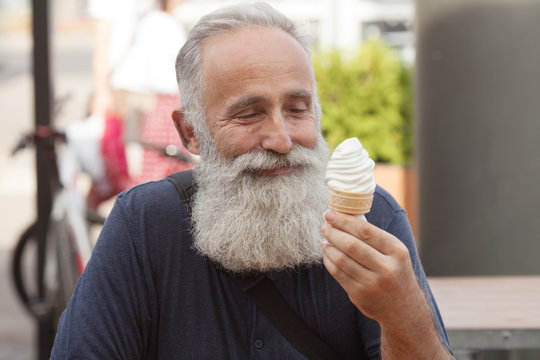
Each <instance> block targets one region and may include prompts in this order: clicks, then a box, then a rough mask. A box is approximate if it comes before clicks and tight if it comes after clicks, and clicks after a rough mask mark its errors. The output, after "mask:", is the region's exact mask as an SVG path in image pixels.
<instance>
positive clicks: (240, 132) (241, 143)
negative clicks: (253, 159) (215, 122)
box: [214, 127, 257, 159]
mask: <svg viewBox="0 0 540 360" xmlns="http://www.w3.org/2000/svg"><path fill="white" fill-rule="evenodd" d="M214 138H215V139H216V144H217V147H218V150H219V152H220V154H221V155H222V156H223V157H224V158H227V159H232V158H235V157H237V156H239V155H242V154H245V153H247V152H250V151H251V150H254V149H256V148H257V143H256V134H254V133H252V132H250V131H249V130H248V129H245V128H241V127H240V128H232V129H220V130H219V131H217V132H215V134H214Z"/></svg>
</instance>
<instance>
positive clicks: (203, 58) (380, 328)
mask: <svg viewBox="0 0 540 360" xmlns="http://www.w3.org/2000/svg"><path fill="white" fill-rule="evenodd" d="M176 69H177V74H178V75H177V79H178V83H179V88H180V94H181V97H182V106H181V107H180V108H178V109H176V110H175V111H174V112H173V115H172V117H173V121H174V123H175V126H176V128H177V129H178V132H179V134H180V136H181V137H182V139H183V141H184V142H185V144H186V146H187V148H188V149H189V150H190V151H191V152H192V153H194V154H200V156H201V162H200V164H199V165H198V166H197V167H196V168H195V169H194V170H193V174H194V181H195V183H196V191H195V193H194V195H193V197H192V202H191V205H190V206H189V207H186V205H185V204H184V202H183V201H182V200H181V198H180V196H179V195H178V193H177V191H176V189H175V186H174V185H173V184H172V183H171V182H169V181H167V180H162V181H156V182H150V183H146V184H143V185H139V186H136V187H134V188H132V189H130V190H128V191H126V192H123V193H122V194H121V195H120V196H119V197H118V198H117V201H116V204H115V206H114V209H113V211H112V213H111V215H110V216H109V218H108V220H107V223H106V224H105V226H104V227H103V231H102V233H101V235H100V237H99V239H98V242H97V245H96V247H95V249H94V253H93V254H92V258H91V260H90V262H89V263H88V266H87V267H86V269H85V271H84V273H83V274H82V276H81V278H80V280H79V283H78V284H77V287H76V290H75V293H74V294H73V296H72V298H71V301H70V303H69V305H68V307H67V309H66V311H65V312H64V314H63V315H62V318H61V320H60V323H59V327H58V333H57V336H56V339H55V344H54V348H53V352H52V359H69V358H77V357H79V356H84V358H86V359H305V358H306V357H305V356H303V355H302V354H301V353H300V352H299V351H298V350H297V349H296V348H295V347H294V346H293V345H292V344H291V343H289V342H288V341H287V340H286V338H285V337H284V336H282V335H281V333H280V332H279V330H278V329H277V328H276V327H275V326H273V324H272V323H271V322H269V320H268V318H267V317H266V316H265V313H263V312H262V311H261V309H260V308H259V307H258V306H257V305H256V303H255V302H254V301H253V300H252V299H251V298H250V297H248V295H247V294H246V293H245V292H244V291H243V290H242V288H241V286H240V285H239V284H238V283H237V281H236V279H235V276H236V277H238V276H240V277H241V276H245V274H249V273H254V274H259V275H260V274H265V275H266V276H267V278H268V279H270V281H271V282H272V283H274V285H275V286H276V288H277V289H278V291H279V292H280V293H281V295H282V296H283V297H284V298H285V300H286V301H287V302H288V303H289V305H290V306H291V307H292V308H293V309H294V311H295V312H296V313H297V314H298V315H299V316H300V317H301V318H302V319H303V321H304V322H305V323H306V324H307V325H308V326H309V327H310V328H312V329H313V330H314V331H315V332H316V333H317V334H318V335H319V337H321V338H322V339H323V340H324V341H325V342H326V343H327V344H328V345H329V346H330V347H331V348H333V349H334V351H335V352H337V353H338V354H339V357H340V358H342V359H370V360H375V359H384V360H449V359H452V355H451V353H450V351H449V345H448V339H447V337H446V333H445V330H444V325H443V323H442V320H441V317H440V314H439V312H438V310H437V306H436V303H435V300H434V299H433V296H432V294H431V292H430V289H429V285H428V282H427V280H426V276H425V274H424V272H423V269H422V265H421V263H420V260H419V257H418V253H417V251H416V247H415V242H414V239H413V236H412V233H411V229H410V226H409V223H408V220H407V216H406V214H405V212H404V211H403V209H401V208H400V206H399V205H398V204H397V203H396V201H395V200H394V199H393V198H392V196H391V195H390V194H388V193H387V192H386V191H384V190H383V189H381V188H380V187H377V190H376V192H375V195H374V200H373V206H372V208H371V211H370V212H369V213H368V214H366V218H367V221H365V220H363V219H359V218H356V217H354V216H350V215H346V214H341V213H338V212H335V211H329V212H325V210H326V209H327V206H328V205H327V192H328V189H327V186H326V184H325V170H326V164H327V161H328V147H327V144H326V142H325V141H324V139H323V138H322V134H321V128H320V119H321V111H320V106H319V103H318V100H317V95H316V84H315V77H314V71H313V65H312V62H311V55H310V51H309V47H308V45H307V42H306V40H305V38H304V36H303V35H302V34H301V33H300V32H299V31H298V29H297V28H296V27H295V26H294V24H293V23H292V22H291V21H290V20H289V19H288V18H286V17H285V16H284V15H282V14H281V13H279V12H277V11H275V10H274V9H273V8H272V7H270V6H269V5H266V4H264V3H257V4H253V5H247V4H246V5H238V6H233V7H228V8H224V9H220V10H216V11H215V12H213V13H211V14H209V15H207V16H205V17H203V18H202V19H201V20H200V21H199V22H198V24H197V25H196V26H195V27H194V28H193V29H192V30H191V32H190V34H189V36H188V38H187V41H186V43H185V45H184V46H183V47H182V49H181V50H180V53H179V55H178V58H177V65H176ZM183 174H186V173H185V172H184V173H183ZM188 174H189V173H188ZM323 213H324V220H325V221H326V222H325V221H324V220H323ZM323 240H326V241H327V242H329V243H330V245H327V244H323Z"/></svg>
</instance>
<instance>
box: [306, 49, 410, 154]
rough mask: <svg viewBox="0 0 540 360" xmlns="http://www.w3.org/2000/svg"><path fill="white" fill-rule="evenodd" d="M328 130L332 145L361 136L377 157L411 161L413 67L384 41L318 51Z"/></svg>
mask: <svg viewBox="0 0 540 360" xmlns="http://www.w3.org/2000/svg"><path fill="white" fill-rule="evenodd" d="M313 58H314V59H313V60H314V66H315V76H316V79H317V84H318V92H319V98H320V101H321V106H322V110H323V119H322V129H323V134H324V136H325V138H326V140H327V141H328V143H329V145H330V147H331V148H334V147H336V146H337V145H339V143H341V142H342V141H343V140H345V139H347V138H349V137H357V138H358V139H360V141H361V142H362V145H363V146H364V147H365V148H366V150H367V151H368V152H369V154H370V157H371V158H372V159H373V160H375V161H377V162H387V163H393V164H407V163H409V162H410V161H411V158H412V151H413V146H412V143H413V141H412V134H413V129H412V120H411V118H412V89H411V76H412V75H411V70H410V69H409V68H407V67H406V66H404V65H403V63H402V61H401V60H400V58H399V55H398V54H397V53H396V52H395V51H394V50H393V49H391V48H390V47H388V46H387V45H385V44H383V43H382V42H379V41H369V42H366V43H364V44H363V45H362V47H361V48H360V50H359V51H357V52H355V53H354V54H352V55H351V54H349V55H344V54H342V53H340V52H338V51H329V52H318V53H314V55H313Z"/></svg>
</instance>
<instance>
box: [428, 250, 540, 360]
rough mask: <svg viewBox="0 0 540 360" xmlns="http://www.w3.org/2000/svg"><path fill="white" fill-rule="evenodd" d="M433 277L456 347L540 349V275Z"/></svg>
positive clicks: (438, 300) (447, 326)
mask: <svg viewBox="0 0 540 360" xmlns="http://www.w3.org/2000/svg"><path fill="white" fill-rule="evenodd" d="M539 261H540V260H539ZM428 281H429V284H430V286H431V289H432V291H433V295H434V296H435V299H436V301H437V304H438V306H439V310H440V311H441V315H442V318H443V321H444V323H445V326H446V329H447V332H448V337H449V340H450V343H451V345H452V348H453V349H454V350H457V351H458V352H459V351H461V350H472V351H474V350H476V351H478V350H512V349H540V276H485V277H484V276H480V277H431V278H429V279H428ZM472 351H471V354H472ZM464 353H467V351H464ZM456 358H458V356H456ZM459 358H461V359H473V358H474V357H473V355H465V356H462V357H459Z"/></svg>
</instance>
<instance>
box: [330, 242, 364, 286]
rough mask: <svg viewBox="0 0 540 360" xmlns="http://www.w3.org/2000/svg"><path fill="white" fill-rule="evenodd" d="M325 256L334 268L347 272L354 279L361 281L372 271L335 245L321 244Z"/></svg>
mask: <svg viewBox="0 0 540 360" xmlns="http://www.w3.org/2000/svg"><path fill="white" fill-rule="evenodd" d="M323 252H324V255H325V258H327V259H328V260H329V261H331V262H332V264H333V265H334V266H335V268H336V269H339V271H341V272H343V273H345V274H347V275H348V276H349V277H351V278H352V279H354V280H356V281H361V280H362V279H364V278H365V277H366V276H368V275H369V274H370V273H373V271H372V270H371V269H369V268H367V267H366V266H364V265H363V264H362V263H359V262H357V261H356V260H355V259H353V258H351V257H350V256H349V255H348V254H346V253H344V252H342V251H341V250H339V249H338V248H337V247H335V246H323Z"/></svg>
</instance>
